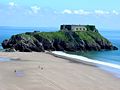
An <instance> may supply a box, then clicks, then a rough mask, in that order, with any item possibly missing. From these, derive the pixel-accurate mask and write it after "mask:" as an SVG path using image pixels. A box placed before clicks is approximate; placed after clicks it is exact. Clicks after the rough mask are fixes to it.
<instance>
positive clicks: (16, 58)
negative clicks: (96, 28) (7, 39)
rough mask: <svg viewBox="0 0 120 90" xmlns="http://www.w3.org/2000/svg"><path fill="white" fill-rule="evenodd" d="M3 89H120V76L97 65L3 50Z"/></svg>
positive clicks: (0, 64)
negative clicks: (5, 60) (6, 59)
mask: <svg viewBox="0 0 120 90" xmlns="http://www.w3.org/2000/svg"><path fill="white" fill-rule="evenodd" d="M0 57H8V58H11V59H13V60H12V61H10V62H0V90H120V79H119V78H116V77H114V76H113V75H112V74H110V73H108V72H105V71H103V70H100V69H99V68H97V67H94V66H89V65H84V64H81V63H75V62H72V61H69V60H65V59H61V58H57V57H54V56H52V55H50V54H46V53H37V52H32V53H25V52H14V53H7V52H1V53H0Z"/></svg>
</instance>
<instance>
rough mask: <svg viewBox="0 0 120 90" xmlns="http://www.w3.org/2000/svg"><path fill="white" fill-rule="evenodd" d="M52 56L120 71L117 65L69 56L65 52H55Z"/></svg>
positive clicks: (119, 66)
mask: <svg viewBox="0 0 120 90" xmlns="http://www.w3.org/2000/svg"><path fill="white" fill-rule="evenodd" d="M52 54H53V55H55V56H57V57H62V58H66V59H72V60H75V61H77V62H82V63H85V64H90V65H96V64H98V65H104V66H108V67H112V68H116V69H120V65H117V64H112V63H107V62H102V61H98V60H92V59H89V58H87V57H83V56H78V55H72V54H67V53H64V52H61V51H53V52H52Z"/></svg>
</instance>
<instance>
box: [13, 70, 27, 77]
mask: <svg viewBox="0 0 120 90" xmlns="http://www.w3.org/2000/svg"><path fill="white" fill-rule="evenodd" d="M15 73H16V76H17V77H23V76H25V74H24V71H15Z"/></svg>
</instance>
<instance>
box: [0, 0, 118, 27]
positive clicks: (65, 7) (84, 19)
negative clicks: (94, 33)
mask: <svg viewBox="0 0 120 90" xmlns="http://www.w3.org/2000/svg"><path fill="white" fill-rule="evenodd" d="M119 3H120V0H0V26H18V27H59V25H61V24H92V25H96V27H98V28H103V29H104V28H107V29H120V5H119Z"/></svg>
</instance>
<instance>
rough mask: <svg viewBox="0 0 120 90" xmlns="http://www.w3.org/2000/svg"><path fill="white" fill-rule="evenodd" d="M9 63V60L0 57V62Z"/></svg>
mask: <svg viewBox="0 0 120 90" xmlns="http://www.w3.org/2000/svg"><path fill="white" fill-rule="evenodd" d="M9 61H11V59H10V58H4V57H0V62H9Z"/></svg>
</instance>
